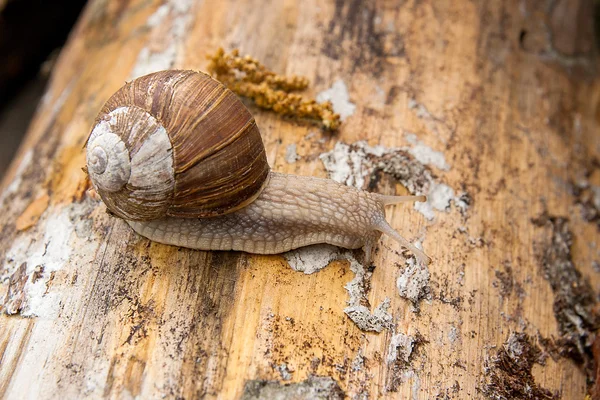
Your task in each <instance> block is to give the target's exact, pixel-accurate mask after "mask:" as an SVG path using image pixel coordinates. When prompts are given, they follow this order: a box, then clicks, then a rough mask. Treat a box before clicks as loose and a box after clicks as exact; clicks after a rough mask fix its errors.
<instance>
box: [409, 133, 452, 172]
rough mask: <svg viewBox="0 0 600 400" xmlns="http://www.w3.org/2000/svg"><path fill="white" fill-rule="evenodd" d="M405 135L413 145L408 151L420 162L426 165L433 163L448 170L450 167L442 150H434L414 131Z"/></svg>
mask: <svg viewBox="0 0 600 400" xmlns="http://www.w3.org/2000/svg"><path fill="white" fill-rule="evenodd" d="M404 137H405V138H406V140H407V141H408V143H410V144H411V145H412V147H410V148H409V149H408V152H409V153H410V154H412V155H413V156H414V157H415V158H416V159H417V160H418V161H419V162H421V163H423V164H425V165H433V166H434V167H437V168H439V169H441V170H442V171H448V170H449V169H450V166H449V165H448V164H447V163H446V158H445V157H444V154H443V153H442V152H440V151H435V150H433V149H432V148H431V147H429V146H427V145H426V144H424V143H423V142H421V141H420V140H419V139H417V136H416V135H415V134H413V133H409V134H407V135H405V136H404Z"/></svg>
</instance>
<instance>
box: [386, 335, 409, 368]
mask: <svg viewBox="0 0 600 400" xmlns="http://www.w3.org/2000/svg"><path fill="white" fill-rule="evenodd" d="M415 341H416V340H415V338H414V337H412V336H408V335H405V334H404V333H398V334H397V335H394V336H392V338H391V339H390V346H389V348H388V354H387V357H386V361H387V363H388V364H391V363H393V362H395V361H404V362H405V363H408V362H409V361H410V356H411V355H412V352H413V348H414V345H415Z"/></svg>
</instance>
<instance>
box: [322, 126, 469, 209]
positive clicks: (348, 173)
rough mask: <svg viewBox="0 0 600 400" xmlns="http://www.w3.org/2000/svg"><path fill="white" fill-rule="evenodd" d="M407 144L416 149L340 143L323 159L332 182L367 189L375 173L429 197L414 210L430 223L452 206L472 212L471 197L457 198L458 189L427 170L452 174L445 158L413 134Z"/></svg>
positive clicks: (361, 142) (461, 196) (323, 155)
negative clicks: (390, 176) (391, 178)
mask: <svg viewBox="0 0 600 400" xmlns="http://www.w3.org/2000/svg"><path fill="white" fill-rule="evenodd" d="M407 140H408V141H409V143H411V144H413V146H412V147H391V148H388V147H384V146H380V145H378V146H370V145H369V144H367V143H366V142H364V141H359V142H356V143H353V144H345V143H341V142H338V143H336V145H335V147H334V148H333V150H331V151H329V152H326V153H322V154H321V155H320V159H321V161H322V162H323V165H324V166H325V169H326V170H327V173H328V175H329V178H331V179H333V180H335V181H337V182H341V183H344V184H346V185H348V186H354V187H356V188H359V189H364V188H365V187H366V186H367V179H368V178H369V177H370V176H371V175H372V174H373V172H374V171H375V170H383V171H384V172H386V173H389V174H391V175H392V176H394V177H395V178H397V179H398V180H399V182H400V183H401V184H403V185H404V186H405V187H406V188H407V189H408V190H409V192H411V194H415V195H420V194H424V195H427V198H428V199H427V202H417V203H415V206H414V207H415V209H416V210H417V211H419V212H420V213H422V214H423V215H424V216H425V217H426V218H427V219H428V220H433V219H434V218H435V211H444V212H447V211H449V209H450V205H451V204H452V203H454V204H455V205H456V206H457V207H458V208H459V210H460V211H461V212H465V211H466V210H467V208H468V203H467V202H466V201H465V198H468V197H463V196H464V194H460V195H458V196H457V195H455V192H454V189H452V188H451V187H450V186H448V185H446V184H445V183H441V182H439V181H438V180H437V179H435V178H434V177H433V175H432V173H431V172H430V170H429V169H428V168H427V166H433V167H435V168H438V169H440V170H442V171H447V170H449V169H450V166H449V165H448V164H447V163H446V160H445V157H444V155H443V154H442V153H440V152H437V151H435V150H433V149H431V148H430V147H428V146H426V145H425V144H423V143H422V142H420V141H419V140H417V138H416V136H414V135H412V134H409V135H408V136H407ZM407 173H408V175H407Z"/></svg>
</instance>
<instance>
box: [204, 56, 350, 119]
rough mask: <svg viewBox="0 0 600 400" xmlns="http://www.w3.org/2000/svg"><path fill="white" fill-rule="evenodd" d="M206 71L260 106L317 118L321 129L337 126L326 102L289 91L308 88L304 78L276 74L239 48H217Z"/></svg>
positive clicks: (299, 116)
mask: <svg viewBox="0 0 600 400" xmlns="http://www.w3.org/2000/svg"><path fill="white" fill-rule="evenodd" d="M209 59H210V60H211V63H210V65H209V67H208V70H209V72H210V73H211V74H212V75H214V76H215V78H216V79H218V80H219V81H221V82H222V83H223V84H224V85H226V86H227V87H228V88H229V89H230V90H232V91H233V92H235V93H237V94H238V95H240V96H243V97H247V98H249V99H251V100H252V101H254V103H255V104H256V105H257V106H258V107H261V108H264V109H267V110H273V111H274V112H276V113H278V114H282V115H288V116H292V117H295V118H301V119H311V120H317V121H319V122H320V123H321V124H322V125H323V127H324V128H325V129H329V130H335V129H337V128H338V127H339V126H340V116H339V115H338V114H336V113H335V112H333V108H332V105H331V103H330V102H326V103H317V102H316V101H315V100H312V99H305V98H304V97H303V96H302V95H300V94H297V93H292V92H294V91H297V90H303V89H306V87H308V83H309V82H308V79H306V78H304V77H301V76H297V75H292V76H283V75H277V74H275V73H274V72H272V71H269V70H268V69H267V68H266V67H265V66H264V65H262V64H261V63H260V62H258V61H257V60H256V59H254V58H252V57H250V56H244V57H242V56H240V55H239V51H238V50H237V49H236V50H233V51H232V52H231V53H230V54H226V53H225V51H224V50H223V49H222V48H220V49H219V50H217V52H216V53H215V54H214V55H212V56H210V57H209Z"/></svg>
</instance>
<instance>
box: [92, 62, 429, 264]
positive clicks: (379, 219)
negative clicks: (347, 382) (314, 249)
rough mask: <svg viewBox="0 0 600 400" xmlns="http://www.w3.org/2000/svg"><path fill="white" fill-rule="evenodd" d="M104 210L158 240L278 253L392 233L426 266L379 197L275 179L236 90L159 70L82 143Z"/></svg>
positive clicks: (352, 244) (349, 244) (105, 113)
mask: <svg viewBox="0 0 600 400" xmlns="http://www.w3.org/2000/svg"><path fill="white" fill-rule="evenodd" d="M86 156H87V170H88V174H89V176H90V179H91V181H92V184H93V186H94V189H95V190H96V191H97V192H98V194H99V195H100V197H101V198H102V200H103V201H104V203H105V204H106V206H107V208H108V209H109V210H110V212H111V213H113V214H114V215H116V216H118V217H121V218H123V219H125V220H126V221H127V223H128V224H129V225H130V226H131V227H132V228H133V229H134V230H135V231H136V232H137V233H139V234H140V235H142V236H145V237H147V238H149V239H151V240H154V241H157V242H160V243H165V244H171V245H176V246H182V247H189V248H192V249H200V250H237V251H245V252H248V253H257V254H276V253H282V252H285V251H289V250H292V249H295V248H298V247H302V246H308V245H311V244H317V243H329V244H332V245H335V246H339V247H344V248H349V249H356V248H361V247H362V248H363V249H364V251H365V258H366V259H367V260H369V259H370V253H371V249H372V247H373V246H374V244H375V243H376V242H377V241H378V240H379V238H380V236H381V234H382V233H385V234H387V235H389V236H390V237H392V238H393V239H394V240H396V241H397V242H399V243H400V244H401V245H402V246H405V247H407V248H408V249H409V250H411V251H412V252H413V253H414V254H415V256H416V257H417V258H418V259H419V261H421V262H423V263H429V261H430V259H429V257H427V256H426V255H425V254H424V253H423V252H422V251H421V250H419V249H418V248H416V247H415V246H413V245H412V244H411V243H410V242H408V241H407V240H406V239H404V238H403V237H402V236H400V234H399V233H398V232H396V231H395V230H394V229H393V228H392V227H391V226H390V225H389V224H388V223H387V221H386V220H385V210H384V206H385V205H388V204H396V203H400V202H405V201H424V200H425V197H424V196H384V195H380V194H377V193H369V192H365V191H362V190H359V189H356V188H353V187H350V186H346V185H343V184H340V183H337V182H335V181H332V180H330V179H320V178H314V177H305V176H296V175H289V174H282V173H277V172H273V171H271V170H270V168H269V165H268V163H267V158H266V152H265V148H264V145H263V142H262V138H261V136H260V132H259V130H258V128H257V126H256V122H255V121H254V118H253V117H252V115H251V114H250V112H249V111H248V110H247V109H246V107H245V106H244V105H243V104H242V102H241V101H240V100H239V99H238V98H237V96H236V95H235V94H233V92H231V91H229V90H228V89H227V88H225V87H224V86H223V85H222V84H221V83H219V82H217V81H216V80H214V79H212V78H211V77H210V76H208V75H206V74H204V73H200V72H194V71H177V70H169V71H161V72H156V73H153V74H150V75H146V76H142V77H140V78H137V79H135V80H133V81H132V82H129V83H127V84H126V85H125V86H123V87H122V88H121V89H119V90H118V91H117V92H116V93H115V94H114V95H113V96H112V97H111V98H110V99H109V100H108V101H107V102H106V104H105V105H104V107H103V108H102V110H101V111H100V113H99V115H98V117H97V118H96V121H95V123H94V127H93V129H92V132H91V133H90V136H89V138H88V140H87V143H86Z"/></svg>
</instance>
